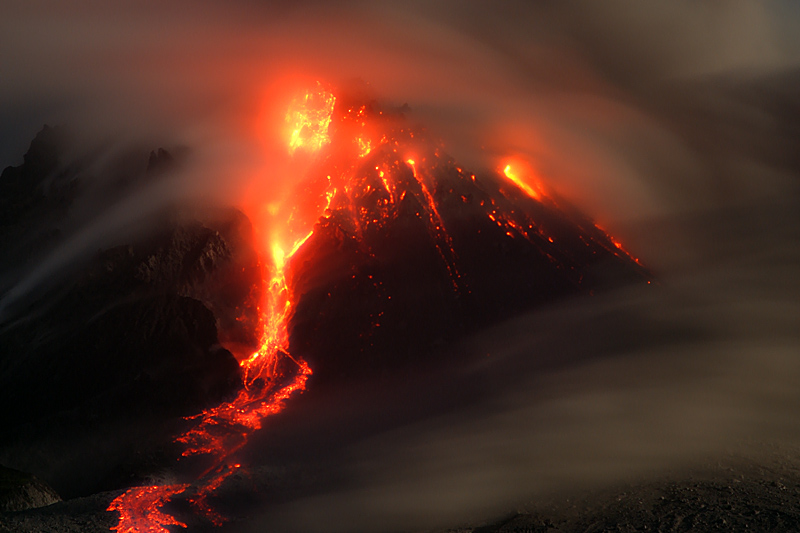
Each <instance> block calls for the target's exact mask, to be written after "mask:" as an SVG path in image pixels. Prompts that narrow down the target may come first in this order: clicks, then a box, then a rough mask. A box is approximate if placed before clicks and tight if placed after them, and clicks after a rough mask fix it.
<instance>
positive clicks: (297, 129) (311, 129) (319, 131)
mask: <svg viewBox="0 0 800 533" xmlns="http://www.w3.org/2000/svg"><path fill="white" fill-rule="evenodd" d="M335 104H336V97H335V96H333V94H332V93H330V92H329V91H326V90H325V89H323V88H322V85H321V84H320V83H317V86H316V88H314V89H312V90H309V91H307V92H306V93H305V94H304V95H303V96H302V97H301V98H297V99H295V100H293V101H292V104H291V106H290V107H289V111H288V112H287V113H286V122H287V123H288V124H289V126H290V127H291V134H290V137H289V150H290V151H291V152H294V151H295V150H297V149H298V148H305V149H306V150H309V151H311V152H314V151H317V150H319V149H320V148H322V147H323V146H325V145H326V144H328V143H329V142H330V140H331V139H330V136H329V135H328V128H329V126H330V124H331V116H332V114H333V106H334V105H335Z"/></svg>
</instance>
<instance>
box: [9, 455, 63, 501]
mask: <svg viewBox="0 0 800 533" xmlns="http://www.w3.org/2000/svg"><path fill="white" fill-rule="evenodd" d="M60 501H61V497H60V496H59V495H58V494H57V493H56V491H54V490H53V489H52V488H51V487H50V486H49V485H48V484H47V483H45V482H44V481H41V480H39V479H37V478H36V476H34V475H32V474H26V473H25V472H20V471H19V470H14V469H12V468H6V467H4V466H0V512H9V511H24V510H25V509H34V508H36V507H44V506H46V505H50V504H52V503H56V502H60Z"/></svg>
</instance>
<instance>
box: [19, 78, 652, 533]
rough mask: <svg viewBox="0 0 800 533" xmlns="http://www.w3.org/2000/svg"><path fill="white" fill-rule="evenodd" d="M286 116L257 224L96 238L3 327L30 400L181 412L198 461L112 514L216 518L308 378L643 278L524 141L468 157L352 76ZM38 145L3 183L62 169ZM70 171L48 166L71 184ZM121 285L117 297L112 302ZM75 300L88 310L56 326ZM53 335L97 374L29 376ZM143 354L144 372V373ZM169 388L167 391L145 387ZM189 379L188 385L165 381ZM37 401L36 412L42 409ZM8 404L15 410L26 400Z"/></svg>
mask: <svg viewBox="0 0 800 533" xmlns="http://www.w3.org/2000/svg"><path fill="white" fill-rule="evenodd" d="M286 120H287V125H288V127H289V130H290V135H289V141H288V148H289V150H290V152H291V153H292V154H293V157H295V158H296V159H298V160H302V161H304V165H303V166H302V168H303V173H302V175H301V176H300V178H299V179H297V180H295V185H294V186H293V187H292V188H291V190H290V191H289V192H288V193H287V195H286V198H285V199H282V200H281V201H279V202H276V203H273V204H270V207H269V209H268V210H267V212H268V213H269V215H268V217H267V222H266V223H265V227H264V228H261V227H259V224H260V222H259V220H260V219H259V214H258V213H248V214H249V215H250V218H251V220H253V221H254V222H255V225H256V227H255V232H254V235H255V237H254V236H253V235H250V230H249V228H250V224H249V222H247V221H246V220H245V219H244V216H243V215H241V213H238V212H237V213H238V214H231V212H228V214H227V215H226V216H225V217H223V219H224V220H223V222H222V223H220V219H219V218H218V219H217V221H216V224H217V226H216V227H217V228H223V229H222V230H221V231H220V230H219V229H214V225H213V224H209V223H208V222H207V221H205V222H203V223H200V222H197V221H193V220H186V219H185V218H184V219H181V221H179V222H176V218H175V217H174V216H173V217H165V222H164V224H162V226H164V225H166V226H167V227H168V229H163V228H162V230H160V232H157V235H155V236H151V237H150V238H149V239H148V240H146V242H142V243H135V244H133V245H131V246H127V247H126V246H123V247H117V248H114V249H112V250H107V251H104V252H103V253H101V256H100V257H99V258H98V259H97V261H96V262H95V266H94V267H92V268H90V269H89V270H90V271H91V272H90V273H89V274H88V278H87V279H88V281H85V282H81V283H78V284H77V285H76V286H70V287H68V288H65V289H62V291H61V292H60V293H59V292H58V291H56V292H57V293H58V294H60V296H59V298H61V299H60V300H59V302H60V303H57V304H56V305H50V304H48V305H44V306H42V308H41V311H40V312H38V314H36V313H34V315H33V316H34V317H36V318H34V319H26V320H21V319H20V318H15V319H14V320H11V321H8V322H7V323H6V324H5V326H4V330H3V331H4V334H5V335H6V336H9V338H11V339H12V340H14V346H16V347H17V349H15V350H8V351H7V352H5V353H4V364H5V365H6V367H7V368H9V369H10V370H8V371H7V372H6V374H5V379H6V380H7V382H8V383H11V382H13V383H14V384H15V386H14V387H13V388H11V389H7V390H16V389H18V388H21V387H23V386H24V383H26V382H31V383H36V388H35V390H36V391H39V392H37V393H36V394H35V395H34V396H35V397H37V398H43V397H47V396H48V394H51V393H52V394H56V396H57V395H58V394H62V396H64V397H71V396H74V395H75V394H78V393H77V392H76V391H77V390H80V391H83V392H81V393H80V394H83V396H82V398H83V400H82V402H83V403H81V402H75V403H74V405H73V406H72V408H73V409H74V410H76V411H80V409H82V408H84V409H85V408H86V405H87V404H92V403H93V402H97V401H102V400H101V399H102V398H104V397H109V395H112V396H113V395H114V394H116V395H117V396H119V395H120V394H122V396H126V402H128V404H126V405H128V407H126V408H123V409H119V408H117V409H115V410H114V416H115V417H116V420H117V421H119V420H120V419H121V418H122V419H124V417H125V416H132V415H131V413H134V412H138V411H139V410H140V409H141V406H140V405H139V404H140V403H141V402H145V403H147V404H148V405H150V403H154V405H152V406H151V407H157V405H158V402H159V401H163V402H166V403H168V404H170V406H171V407H170V409H169V416H173V417H174V416H175V415H176V414H178V415H189V416H188V418H187V419H186V422H185V424H184V426H185V429H184V430H182V433H179V434H178V436H177V437H176V438H175V441H174V444H175V445H176V446H177V447H178V448H179V449H180V455H181V456H182V459H181V460H182V461H183V462H184V464H186V462H187V461H195V462H193V463H191V464H192V468H184V469H183V470H185V472H184V473H183V474H178V477H179V478H180V479H179V480H178V482H177V483H171V484H165V485H145V486H140V487H134V488H132V489H129V490H128V491H127V492H125V493H123V494H122V495H120V496H119V497H118V498H116V499H115V500H114V501H113V502H112V504H111V505H110V506H109V510H110V511H118V512H119V513H120V522H119V524H118V525H117V526H115V529H116V530H117V531H125V532H134V531H167V529H166V527H167V526H185V524H184V523H183V522H181V521H180V520H178V519H176V518H174V517H172V516H171V515H169V514H167V513H165V512H163V511H162V509H161V508H162V506H163V505H164V504H165V502H167V501H169V500H170V499H172V498H175V497H177V498H183V499H185V500H187V501H188V502H189V503H190V504H191V506H192V508H193V509H194V512H196V513H198V514H200V515H202V516H204V517H205V519H206V520H208V521H209V522H210V523H213V524H221V523H222V522H223V521H224V517H223V516H221V515H218V514H217V513H216V512H215V511H214V510H213V506H212V505H210V504H209V500H208V498H209V497H210V496H211V495H213V493H214V491H216V490H217V489H218V488H219V487H220V486H221V485H222V484H223V483H224V482H225V480H226V479H227V478H228V477H229V476H230V475H231V474H232V473H233V472H235V471H236V470H238V469H239V468H240V466H239V463H238V462H237V459H236V457H237V452H238V451H239V450H241V449H242V448H243V447H244V446H245V445H246V444H247V441H248V438H249V436H250V435H251V434H252V432H254V431H256V430H259V429H260V428H261V427H262V425H263V421H264V419H265V418H266V417H268V416H270V415H272V414H274V413H277V412H279V411H280V410H281V409H282V408H283V406H284V404H285V402H286V401H287V400H289V398H290V397H291V396H292V395H293V394H294V393H295V392H297V391H302V390H304V389H305V388H306V385H307V384H308V385H310V386H312V387H313V389H314V390H315V391H316V392H315V394H325V392H326V391H330V390H332V389H335V388H336V387H341V386H343V385H345V384H348V383H353V382H358V381H363V380H376V379H381V377H382V376H386V375H391V374H392V373H394V372H396V371H398V370H401V369H403V370H404V371H408V369H414V370H413V371H419V372H424V369H425V368H426V367H427V366H430V365H432V364H441V363H446V364H458V357H459V354H458V353H454V351H453V350H450V349H449V347H451V346H453V344H454V343H455V342H456V341H458V340H459V339H461V338H463V337H464V336H465V335H466V334H469V333H472V332H474V331H477V330H479V329H481V328H485V327H487V326H489V325H491V324H493V323H496V322H499V321H501V320H503V319H506V318H508V317H511V316H513V315H515V314H518V313H520V312H523V311H526V310H530V309H532V308H535V307H537V306H542V305H545V304H548V303H550V302H553V301H555V300H557V299H559V298H565V297H569V296H575V295H591V294H594V293H595V291H602V290H607V289H611V288H614V287H618V286H620V285H624V284H630V283H650V281H651V275H650V273H649V272H648V271H647V270H646V269H645V268H644V267H643V266H642V265H641V264H639V262H638V260H637V259H635V258H634V257H633V256H632V255H630V254H629V253H628V252H626V251H625V250H624V249H623V248H622V247H621V246H620V245H619V243H617V242H616V241H615V240H614V239H613V238H612V237H611V236H609V235H608V234H607V233H606V232H605V231H603V230H602V229H601V228H599V227H598V226H597V225H596V224H595V223H594V222H592V221H591V220H590V219H589V218H587V217H585V216H584V215H582V214H581V213H580V212H579V211H578V210H577V209H575V208H574V207H572V206H571V205H570V204H569V203H568V202H567V201H566V200H564V199H563V198H561V197H559V196H558V195H557V194H555V193H553V192H552V191H550V190H549V189H548V188H547V186H546V184H545V183H543V182H542V180H541V179H539V178H538V177H537V176H536V175H535V174H534V172H533V171H532V170H531V167H530V166H528V165H524V164H520V163H519V161H518V158H517V159H510V160H509V162H506V163H505V164H503V165H501V168H502V170H496V171H483V172H477V173H472V172H470V171H468V170H466V169H464V168H462V167H460V166H459V165H458V163H457V162H456V161H455V160H454V159H453V158H452V157H450V156H448V155H447V153H446V151H445V147H443V146H441V144H440V143H439V142H437V141H436V140H435V138H434V137H433V136H432V135H430V134H429V133H428V132H427V131H426V130H425V128H423V127H421V126H418V125H415V124H414V123H413V122H412V120H411V119H410V118H409V110H408V108H407V107H405V106H404V107H399V108H398V107H392V106H385V105H381V104H380V103H379V102H378V101H376V100H374V99H370V98H367V97H365V96H363V94H360V93H359V92H358V91H354V92H353V93H352V94H347V93H342V94H338V95H335V94H334V93H333V92H332V91H331V90H329V89H328V88H326V87H324V86H323V85H321V84H318V85H317V86H316V87H314V88H312V89H310V90H308V91H307V92H305V93H304V94H302V95H300V96H298V98H296V99H295V101H294V102H293V103H292V105H291V107H290V109H289V111H288V112H287V116H286ZM45 133H46V134H47V135H51V132H50V130H45ZM42 143H43V140H42V139H38V140H37V141H36V142H35V143H34V145H32V146H33V147H36V151H34V150H33V149H32V152H36V153H38V152H41V151H42V147H41V145H42ZM47 147H48V148H49V151H47V154H45V155H46V157H45V158H44V159H45V160H46V163H47V165H48V166H47V168H46V169H45V170H41V169H40V167H41V166H42V165H40V164H39V163H37V161H38V159H37V157H34V156H36V153H33V154H32V155H30V156H26V160H25V164H24V165H23V167H19V168H16V169H7V170H6V171H5V172H4V174H3V178H4V180H6V181H7V182H9V183H10V182H11V181H12V180H13V181H14V183H13V184H11V185H8V186H9V187H10V186H12V185H13V187H15V188H19V184H18V183H17V182H19V181H20V180H22V178H25V177H26V176H28V175H29V174H30V175H36V176H38V175H39V174H42V175H48V176H49V175H51V174H52V173H53V172H54V169H55V168H56V167H57V164H56V163H55V162H54V161H57V160H58V158H57V156H56V155H54V154H52V153H51V152H52V151H53V150H55V148H53V147H51V146H50V145H47ZM29 159H30V160H29ZM159 161H167V162H168V163H169V164H170V165H171V164H173V163H174V161H173V158H172V156H170V155H169V153H168V152H166V151H163V150H161V151H159V152H154V153H153V154H152V155H151V156H150V161H149V165H148V166H149V167H150V169H151V170H152V169H153V168H161V167H162V166H163V165H160V164H158V162H159ZM167 166H169V165H167ZM168 170H169V169H167V171H168ZM159 172H160V171H159ZM71 175H73V174H69V173H66V174H65V173H64V172H61V174H59V176H61V181H64V182H69V179H67V178H68V177H69V176H71ZM64 176H66V178H65V177H64ZM38 179H40V180H42V176H39V177H38ZM56 183H58V181H56ZM51 189H52V187H51ZM15 190H16V189H15ZM25 190H26V191H28V194H27V196H26V198H25V202H27V203H31V202H33V203H34V204H36V208H37V209H38V208H40V206H39V203H41V202H39V203H36V202H35V201H34V200H36V199H37V198H39V197H40V196H41V197H42V198H46V196H47V195H46V194H45V188H44V186H43V185H41V184H37V183H36V182H35V180H33V182H32V183H28V184H27V185H26V188H25ZM57 190H58V189H57ZM69 190H72V189H69ZM31 191H32V192H31ZM62 196H63V194H62ZM24 207H25V206H23V207H21V208H20V213H21V214H19V217H18V218H19V220H25V216H24V211H25V209H24ZM15 216H17V215H15ZM167 220H168V221H169V223H168V224H167V222H166V221H167ZM204 224H206V225H204ZM11 226H13V224H11ZM207 226H210V227H207ZM260 241H263V242H260ZM255 254H258V255H259V256H260V261H257V260H255V259H254V255H255ZM256 263H258V264H259V265H260V269H261V271H262V272H263V275H262V276H261V279H260V280H258V279H256V276H254V272H256V271H257V270H258V269H259V267H258V266H256ZM236 272H241V273H242V275H241V276H240V277H239V279H236V274H235V273H236ZM120 290H122V291H123V292H127V294H129V297H128V298H123V302H122V303H121V304H120V303H118V298H119V294H118V292H119V291H120ZM64 294H66V296H64ZM87 294H91V297H90V298H88V299H87V296H86V295H87ZM112 303H113V305H111V304H112ZM74 309H85V310H86V311H85V316H84V315H81V314H80V313H79V314H78V315H76V317H73V319H72V320H69V321H67V322H66V324H67V326H68V327H57V326H56V324H59V322H60V321H61V320H62V318H64V317H66V316H68V315H70V314H71V313H73V312H74V311H73V310H74ZM28 311H30V310H28ZM254 314H255V315H256V316H255V317H254V316H253V315H254ZM87 317H91V318H90V319H88V320H84V319H85V318H87ZM44 325H47V328H46V329H47V331H53V330H55V331H57V334H56V335H55V337H53V336H52V335H51V336H50V337H49V338H48V339H47V340H46V341H43V342H39V343H31V344H28V345H27V346H28V347H27V348H26V343H25V339H28V340H30V339H32V338H36V335H37V333H36V332H37V328H39V329H41V328H43V327H44ZM215 329H216V330H218V332H215V331H214V330H215ZM65 332H66V333H65ZM159 332H160V333H159ZM132 336H133V338H134V339H135V340H136V342H135V343H134V344H131V338H132ZM65 339H66V340H67V341H69V343H71V345H73V346H82V347H83V348H81V351H82V352H84V353H85V354H87V358H88V359H87V360H89V363H88V365H89V366H90V367H91V368H92V369H93V372H92V373H91V374H83V375H80V376H79V377H80V379H78V376H76V379H73V380H68V381H69V383H67V384H64V382H62V381H60V380H53V379H51V380H49V381H46V382H42V381H41V380H38V378H37V377H36V375H34V374H38V371H39V370H41V366H40V367H38V370H37V371H36V372H34V371H33V369H31V368H30V367H26V366H25V364H24V363H23V361H25V359H26V357H25V354H24V353H22V352H25V351H26V350H28V351H30V353H32V354H34V357H32V360H35V361H39V362H42V361H44V365H45V367H48V368H49V367H52V368H55V369H57V370H58V372H57V373H56V375H61V374H64V373H66V372H67V370H69V372H71V373H74V369H75V368H76V367H74V366H71V367H64V366H63V363H64V361H63V359H60V358H59V357H58V355H59V353H60V350H59V346H60V343H61V342H63V341H64V340H65ZM220 342H221V343H222V345H223V346H227V347H228V348H230V351H229V350H228V349H225V348H222V347H220V346H219V343H220ZM116 345H124V346H125V348H124V349H121V350H119V351H118V352H119V353H118V355H119V357H118V360H117V362H116V363H115V364H113V365H109V364H108V363H105V362H104V356H105V355H106V354H107V353H108V352H109V351H114V350H113V347H114V346H116ZM243 347H244V348H243ZM176 354H177V355H176ZM233 354H236V359H237V360H238V363H239V368H236V366H235V365H234V364H233ZM48 365H49V366H48ZM137 365H138V366H137ZM142 365H143V366H142ZM78 367H80V365H79V366H78ZM139 367H141V368H144V369H145V370H144V372H145V375H147V376H156V377H155V378H152V377H148V378H147V380H146V383H145V384H144V385H142V384H141V383H140V382H141V380H142V377H141V376H142V372H140V371H139ZM120 369H123V370H124V371H123V372H119V370H120ZM187 369H191V371H190V372H187ZM106 374H110V375H106ZM132 379H133V381H134V382H135V383H134V385H135V386H131V384H130V383H129V381H131V380H132ZM137 380H138V381H137ZM98 382H99V383H102V386H98V385H97V383H98ZM234 382H235V384H234ZM175 383H177V384H179V387H178V389H175V390H173V388H174V386H175V385H174V384H175ZM164 387H167V388H170V390H171V391H172V392H171V393H164V394H161V393H155V394H154V395H151V394H150V393H146V394H145V393H143V392H142V391H149V390H151V389H161V388H164ZM48 388H49V389H50V391H51V392H50V393H46V392H44V389H48ZM62 389H63V390H62ZM112 389H113V391H114V392H111V391H112ZM87 390H88V391H95V392H94V393H93V392H90V393H88V394H87V393H85V391H87ZM185 390H188V391H191V394H190V395H189V396H187V395H183V394H179V395H177V396H176V394H177V391H185ZM120 391H123V392H122V393H120ZM124 391H127V393H125V392H124ZM203 391H205V392H203ZM80 394H79V395H80ZM173 396H176V397H175V398H173ZM114 397H116V396H114ZM153 397H155V398H157V399H158V400H157V401H155V402H153V401H152V398H153ZM140 399H141V402H140ZM148 402H150V403H148ZM176 404H178V405H179V407H180V408H179V409H176V407H175V405H176ZM211 404H213V405H211ZM36 409H38V411H36ZM192 409H196V410H200V411H201V412H200V413H199V414H196V415H191V413H190V412H187V411H191V410H192ZM34 411H36V413H38V414H37V416H44V415H43V413H44V412H45V411H46V406H44V405H41V404H38V407H34ZM90 411H92V412H95V411H97V409H95V408H94V407H92V408H90ZM101 412H102V410H101ZM194 412H197V411H194ZM73 414H74V413H73ZM14 416H16V417H18V419H14V421H13V422H14V423H17V424H21V423H22V421H23V419H25V418H26V417H27V418H30V416H32V415H31V414H30V413H29V412H28V411H24V412H22V414H20V412H19V411H14ZM19 417H21V418H19ZM190 457H193V458H194V459H189V458H190ZM198 465H200V466H198ZM198 472H200V473H199V474H198ZM117 479H119V478H117ZM105 482H106V483H109V482H108V480H106V481H105ZM106 486H107V485H106Z"/></svg>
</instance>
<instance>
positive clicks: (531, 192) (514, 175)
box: [503, 164, 539, 200]
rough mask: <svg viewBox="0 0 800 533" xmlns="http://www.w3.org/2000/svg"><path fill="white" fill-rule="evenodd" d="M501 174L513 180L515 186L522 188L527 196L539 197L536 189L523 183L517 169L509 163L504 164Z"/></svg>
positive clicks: (536, 198)
mask: <svg viewBox="0 0 800 533" xmlns="http://www.w3.org/2000/svg"><path fill="white" fill-rule="evenodd" d="M503 174H505V176H506V177H507V178H508V179H510V180H511V181H513V182H514V184H515V185H516V186H517V187H519V188H520V189H522V190H523V191H524V192H525V194H527V195H528V196H530V197H531V198H533V199H535V200H538V199H539V192H538V191H536V189H534V188H533V187H531V186H530V185H528V184H527V183H525V182H524V181H522V179H521V178H520V176H519V173H518V171H517V169H516V168H513V167H512V166H511V164H508V165H506V167H505V168H504V169H503Z"/></svg>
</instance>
